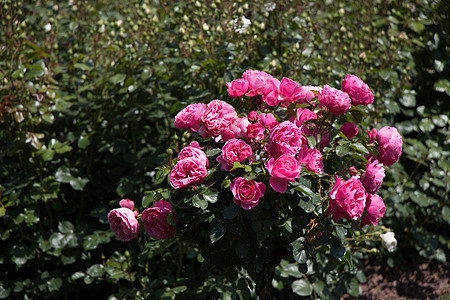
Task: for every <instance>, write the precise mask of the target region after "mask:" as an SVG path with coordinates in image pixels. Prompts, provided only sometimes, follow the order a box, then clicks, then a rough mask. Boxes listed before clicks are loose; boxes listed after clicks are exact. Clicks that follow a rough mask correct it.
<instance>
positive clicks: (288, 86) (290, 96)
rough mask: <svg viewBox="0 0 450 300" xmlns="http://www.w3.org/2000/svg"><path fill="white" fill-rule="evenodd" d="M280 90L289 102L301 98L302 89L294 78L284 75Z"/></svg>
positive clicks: (284, 98)
mask: <svg viewBox="0 0 450 300" xmlns="http://www.w3.org/2000/svg"><path fill="white" fill-rule="evenodd" d="M279 91H280V94H281V95H282V98H283V100H284V101H286V102H287V103H294V102H297V101H298V100H299V99H300V97H301V92H302V89H301V86H300V85H299V84H298V83H297V82H295V81H294V80H292V79H289V78H286V77H283V79H281V83H280V88H279Z"/></svg>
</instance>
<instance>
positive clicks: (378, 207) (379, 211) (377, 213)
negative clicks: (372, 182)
mask: <svg viewBox="0 0 450 300" xmlns="http://www.w3.org/2000/svg"><path fill="white" fill-rule="evenodd" d="M385 210H386V208H385V206H384V202H383V199H381V197H380V196H378V195H372V194H368V195H367V200H366V212H365V214H364V216H363V217H362V219H361V227H363V226H365V225H377V224H378V220H379V219H380V218H381V217H382V216H383V215H384V212H385Z"/></svg>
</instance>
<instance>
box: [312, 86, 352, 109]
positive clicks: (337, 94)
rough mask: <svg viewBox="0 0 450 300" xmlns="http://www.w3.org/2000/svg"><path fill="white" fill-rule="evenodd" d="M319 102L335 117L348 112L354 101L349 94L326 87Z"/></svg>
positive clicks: (320, 93) (321, 92)
mask: <svg viewBox="0 0 450 300" xmlns="http://www.w3.org/2000/svg"><path fill="white" fill-rule="evenodd" d="M319 102H320V104H322V105H323V106H326V107H327V108H328V110H329V111H330V112H331V113H332V114H335V115H341V114H343V113H345V112H346V111H348V110H349V109H350V107H351V106H352V100H350V97H349V96H348V94H347V93H344V92H343V91H340V90H337V89H335V88H332V87H330V86H329V85H324V86H323V89H322V90H321V91H320V92H319Z"/></svg>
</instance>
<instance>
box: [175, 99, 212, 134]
mask: <svg viewBox="0 0 450 300" xmlns="http://www.w3.org/2000/svg"><path fill="white" fill-rule="evenodd" d="M205 109H206V104H204V103H194V104H190V105H188V106H186V107H185V108H183V109H182V110H181V111H180V112H179V113H178V114H177V115H176V116H175V122H174V126H175V128H181V129H191V130H192V131H195V132H196V131H197V130H198V129H199V128H200V125H201V123H202V116H203V113H204V111H205Z"/></svg>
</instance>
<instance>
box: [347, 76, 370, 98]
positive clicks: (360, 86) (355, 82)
mask: <svg viewBox="0 0 450 300" xmlns="http://www.w3.org/2000/svg"><path fill="white" fill-rule="evenodd" d="M341 90H342V91H344V92H346V93H347V94H348V95H349V96H350V99H352V103H353V105H358V104H361V105H368V104H370V103H373V94H372V92H371V91H370V89H369V87H368V86H367V84H365V83H364V81H362V80H361V79H360V78H359V77H357V76H355V75H351V74H347V76H346V77H345V79H344V80H343V81H342V85H341Z"/></svg>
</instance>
